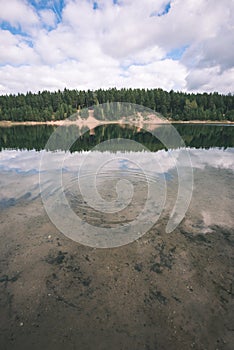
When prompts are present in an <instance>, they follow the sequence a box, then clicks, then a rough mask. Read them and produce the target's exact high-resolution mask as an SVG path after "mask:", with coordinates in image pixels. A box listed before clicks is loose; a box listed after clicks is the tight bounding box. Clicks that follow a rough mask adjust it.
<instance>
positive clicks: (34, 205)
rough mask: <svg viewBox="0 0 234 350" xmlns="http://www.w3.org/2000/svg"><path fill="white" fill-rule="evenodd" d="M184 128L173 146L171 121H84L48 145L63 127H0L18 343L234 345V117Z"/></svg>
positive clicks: (5, 235) (1, 208) (3, 234)
mask: <svg viewBox="0 0 234 350" xmlns="http://www.w3.org/2000/svg"><path fill="white" fill-rule="evenodd" d="M175 127H176V129H177V131H178V133H179V134H180V135H181V137H182V139H183V140H184V142H185V145H184V144H183V143H181V145H177V146H176V147H174V148H173V147H171V148H170V147H169V149H168V148H167V147H165V146H164V145H163V144H162V142H160V141H159V140H158V139H157V137H155V136H152V132H153V133H154V135H156V136H162V135H164V136H165V135H167V137H168V132H169V129H168V127H167V126H161V127H157V128H155V129H154V127H151V129H150V130H151V132H146V131H144V130H139V129H137V128H132V127H128V126H118V125H106V126H99V127H97V128H96V129H95V130H91V131H85V130H80V129H78V128H77V127H74V126H73V127H69V128H66V132H65V135H66V137H65V139H66V140H65V141H64V143H61V142H60V141H59V135H58V136H57V141H58V142H54V143H52V144H51V145H50V146H49V147H46V143H47V141H48V139H49V137H50V135H51V134H52V133H53V132H54V131H55V130H56V129H55V128H53V127H49V126H33V127H30V126H17V127H11V128H0V150H1V152H0V221H1V228H0V239H1V251H0V254H1V265H0V268H1V271H0V272H1V273H0V278H1V279H0V281H1V285H0V287H2V289H1V294H0V296H1V299H2V303H1V310H2V311H1V314H2V315H3V316H2V317H1V319H0V321H1V324H0V325H1V328H2V329H3V333H2V334H3V338H2V339H3V344H11V346H12V347H11V346H8V347H7V346H6V348H7V349H8V348H9V349H10V348H12V349H13V348H14V346H15V348H17V346H18V348H19V344H26V345H25V346H26V347H25V348H27V346H28V348H29V347H30V346H32V345H33V346H34V345H35V344H38V348H41V347H43V346H46V345H47V344H49V346H48V348H51V349H52V348H53V346H56V348H59V349H60V347H59V346H60V345H61V344H62V343H63V337H68V338H66V339H70V341H71V343H72V344H73V345H74V347H70V348H71V349H72V348H74V349H75V348H76V346H75V344H77V341H79V342H80V344H81V345H82V349H94V348H96V344H97V343H98V344H99V343H100V344H102V345H103V347H100V349H107V348H110V346H113V348H114V349H117V348H118V344H119V342H122V344H126V349H127V348H128V349H133V348H134V349H143V348H146V349H156V345H155V344H157V346H158V348H160V349H164V348H165V349H166V348H170V349H179V348H180V349H188V348H191V347H192V348H195V349H205V348H207V349H211V348H212V349H214V348H219V349H231V345H230V344H231V343H232V340H233V335H232V333H231V317H232V312H231V311H230V310H231V308H230V307H229V302H230V300H231V299H230V298H231V295H232V287H231V285H232V278H231V276H232V272H233V263H232V262H233V261H232V252H233V250H232V249H233V218H234V212H233V208H234V197H233V190H234V174H233V171H234V128H233V127H232V126H225V125H175ZM70 139H75V140H76V141H75V142H74V143H73V144H72V145H71V147H70V149H69V150H68V149H67V147H66V145H67V144H69V140H70ZM113 140H114V141H113ZM63 145H65V146H64V147H63ZM45 149H46V150H45ZM187 156H189V157H190V159H191V167H190V168H189V167H188V161H187V160H186V159H187V158H186V157H187ZM191 169H192V176H193V179H192V180H193V186H192V191H190V190H191V186H190V185H191ZM178 170H179V173H178ZM181 174H182V175H181ZM180 176H182V177H181V179H180ZM180 181H181V182H180ZM179 184H180V186H181V188H182V189H183V191H181V193H180V196H179V204H178V205H177V206H176V207H175V203H177V202H176V201H177V200H178V187H179ZM190 195H191V198H190ZM172 214H173V215H174V216H173V220H172V221H171V225H173V224H174V222H175V221H176V220H177V221H179V222H178V225H175V229H174V230H173V231H172V232H169V231H167V229H166V228H167V227H168V222H170V217H171V216H172ZM48 216H49V217H48ZM49 218H50V219H49ZM61 231H62V232H63V233H64V235H63V234H62V233H61ZM147 232H148V233H147ZM144 233H145V235H144ZM67 237H69V238H72V240H70V239H68V238H67ZM137 238H139V239H138V240H136V239H137ZM135 240H136V241H135ZM74 241H76V242H79V243H83V244H84V245H80V244H79V243H76V242H74ZM133 241H135V242H133ZM130 242H133V243H132V244H128V245H126V244H127V243H130ZM122 245H123V247H120V248H116V249H115V250H111V249H110V250H108V249H107V250H102V249H101V250H99V249H97V250H96V249H94V250H93V249H92V248H89V247H95V246H97V247H99V246H100V247H116V246H122ZM87 246H89V247H87ZM38 314H39V315H40V316H38ZM94 315H95V317H94ZM168 320H169V321H168ZM21 321H22V322H23V323H24V324H25V328H24V330H23V332H22V329H20V328H19V324H20V322H21ZM35 324H36V325H38V328H35ZM48 324H49V325H50V326H49V327H48ZM90 324H91V326H90ZM5 325H7V327H6V326H5ZM36 327H37V326H36ZM90 327H91V330H90V333H89V334H87V331H86V330H87V328H90ZM11 328H12V329H13V330H12V332H13V333H12V334H14V336H11V335H10V331H9V330H10V329H11ZM48 328H51V331H52V332H53V334H56V337H55V339H54V340H53V339H51V336H50V333H49V332H48ZM73 329H74V332H73ZM69 332H70V333H69ZM175 332H176V333H175ZM175 334H176V335H175ZM69 337H70V338H69ZM9 339H10V340H9ZM35 339H36V340H35ZM103 342H104V343H103ZM59 344H60V345H59ZM145 344H148V345H147V347H146V345H145ZM193 344H195V345H193ZM122 348H124V347H122ZM61 349H62V345H61Z"/></svg>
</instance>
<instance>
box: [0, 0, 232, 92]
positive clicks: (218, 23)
mask: <svg viewBox="0 0 234 350" xmlns="http://www.w3.org/2000/svg"><path fill="white" fill-rule="evenodd" d="M0 6H1V13H0V93H1V94H4V93H11V92H14V93H17V92H26V91H28V90H33V91H38V90H43V89H47V90H55V89H63V88H64V87H67V88H77V89H95V88H99V87H101V88H108V87H113V86H116V87H117V88H118V87H119V88H120V87H133V88H134V87H144V88H155V87H161V88H163V89H166V90H171V89H174V90H183V91H208V92H209V91H220V92H224V93H228V92H233V90H234V81H233V76H234V71H233V62H234V54H233V52H234V47H233V45H234V44H233V33H232V26H233V13H234V5H233V3H232V2H230V1H229V0H223V1H222V2H220V1H218V0H199V1H196V2H195V1H191V0H172V1H170V2H169V1H168V0H166V1H164V0H144V1H142V0H96V1H92V0H55V1H52V0H51V1H50V0H11V1H7V2H6V1H5V0H0Z"/></svg>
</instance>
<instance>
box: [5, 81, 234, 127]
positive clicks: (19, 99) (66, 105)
mask: <svg viewBox="0 0 234 350" xmlns="http://www.w3.org/2000/svg"><path fill="white" fill-rule="evenodd" d="M111 102H129V103H133V104H138V105H143V106H145V107H148V108H150V109H152V110H154V111H156V112H159V113H161V114H162V115H163V116H164V117H166V118H170V119H171V120H175V121H176V120H230V121H234V96H233V95H232V94H228V95H221V94H218V93H217V92H215V93H210V94H207V93H203V94H188V93H184V92H175V91H173V90H172V91H170V92H167V91H164V90H162V89H150V90H149V89H147V90H146V89H125V88H124V89H120V90H117V89H116V88H113V89H108V90H102V89H99V90H96V91H91V90H88V91H78V90H68V89H64V91H60V90H58V91H57V92H50V91H43V92H40V91H39V92H38V93H32V92H28V93H27V94H25V95H24V94H18V95H4V96H0V120H10V121H47V120H48V121H49V120H55V119H56V120H58V119H59V120H60V119H66V118H68V117H69V116H71V115H72V114H73V113H76V112H77V111H78V110H82V109H83V108H89V107H91V106H97V107H98V106H99V105H100V104H103V103H106V104H107V105H106V106H105V107H104V109H103V110H100V109H99V108H97V107H96V108H95V107H94V115H95V117H96V118H98V119H102V120H104V119H105V118H108V119H111V120H116V119H118V118H119V117H121V113H123V111H122V110H121V108H120V106H118V105H117V107H116V110H115V111H113V110H111V109H110V108H109V107H108V104H109V103H111ZM98 111H100V113H98ZM125 112H126V114H129V113H130V112H131V111H130V110H129V111H128V110H126V111H125ZM80 114H82V118H87V117H88V113H87V111H86V112H84V113H80Z"/></svg>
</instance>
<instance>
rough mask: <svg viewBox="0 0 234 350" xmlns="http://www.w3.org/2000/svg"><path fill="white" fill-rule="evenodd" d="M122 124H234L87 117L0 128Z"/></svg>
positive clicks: (4, 124) (8, 124)
mask: <svg viewBox="0 0 234 350" xmlns="http://www.w3.org/2000/svg"><path fill="white" fill-rule="evenodd" d="M124 123H130V124H135V125H137V126H139V125H144V124H157V125H160V124H167V123H168V124H222V125H223V124H227V125H233V124H234V122H232V121H229V120H223V121H220V120H189V121H184V120H178V121H174V120H166V119H160V118H150V119H148V120H144V119H143V118H139V119H138V120H133V119H120V120H98V119H96V118H94V117H88V118H87V119H81V118H80V119H77V120H68V119H66V120H53V121H45V122H39V121H24V122H17V121H15V122H11V121H6V120H2V121H0V127H11V126H16V125H31V126H33V125H52V126H62V125H77V126H78V127H82V126H88V127H89V128H94V127H96V126H98V125H104V124H124Z"/></svg>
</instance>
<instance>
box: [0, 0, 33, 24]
mask: <svg viewBox="0 0 234 350" xmlns="http://www.w3.org/2000/svg"><path fill="white" fill-rule="evenodd" d="M0 9H1V11H0V20H2V21H7V22H9V23H10V24H11V25H12V26H13V27H19V26H21V27H22V29H25V30H29V28H30V26H32V25H37V24H39V19H38V16H37V14H36V12H35V11H34V9H33V8H32V7H31V6H30V5H29V4H28V3H27V2H26V1H24V0H11V1H5V0H0Z"/></svg>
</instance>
